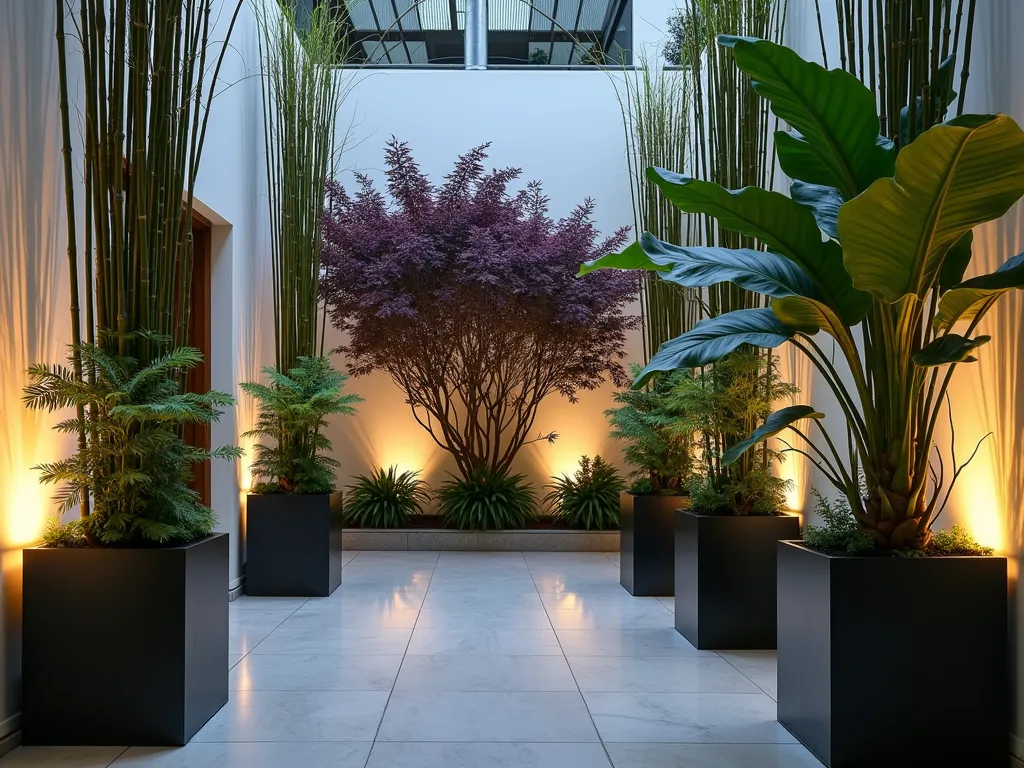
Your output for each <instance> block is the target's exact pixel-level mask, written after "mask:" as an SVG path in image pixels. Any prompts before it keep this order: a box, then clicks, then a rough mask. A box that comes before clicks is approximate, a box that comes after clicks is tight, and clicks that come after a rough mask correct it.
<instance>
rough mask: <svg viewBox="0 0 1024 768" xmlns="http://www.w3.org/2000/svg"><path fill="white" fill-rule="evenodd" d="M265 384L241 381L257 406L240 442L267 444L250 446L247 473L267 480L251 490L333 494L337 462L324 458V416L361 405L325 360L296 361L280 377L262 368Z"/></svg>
mask: <svg viewBox="0 0 1024 768" xmlns="http://www.w3.org/2000/svg"><path fill="white" fill-rule="evenodd" d="M263 373H264V374H266V376H267V378H268V379H269V380H270V383H269V384H260V383H257V382H244V383H243V384H242V385H241V386H242V391H243V392H245V393H246V394H247V395H251V396H252V397H254V398H256V400H257V401H258V402H259V418H258V419H257V421H256V426H255V428H253V429H252V430H250V431H248V432H246V433H245V434H244V435H242V436H243V437H256V438H265V439H269V440H271V441H273V444H272V445H267V444H264V443H259V444H258V445H256V461H254V462H253V465H252V470H253V474H254V475H255V476H256V477H263V478H268V480H267V481H266V482H262V483H257V484H256V486H255V487H254V488H253V491H254V492H256V493H333V492H334V490H335V485H334V470H335V469H337V467H338V462H336V461H335V460H334V459H332V458H331V457H330V456H326V455H324V454H325V453H326V452H329V451H330V450H331V441H330V440H328V439H327V437H326V436H325V435H324V434H323V429H324V427H326V426H327V417H328V416H331V415H333V414H338V413H340V414H345V415H351V414H353V413H355V408H354V407H353V406H354V405H355V404H356V403H361V402H362V401H363V398H361V397H359V395H354V394H344V393H343V392H342V389H343V388H344V386H345V382H346V381H347V380H348V376H346V375H344V374H343V373H339V372H338V371H337V370H335V368H334V366H333V365H331V362H330V360H328V359H327V358H326V357H300V358H299V363H298V365H297V366H295V367H294V368H292V369H291V370H289V371H288V372H287V373H282V372H281V371H279V370H277V369H276V368H273V367H266V368H264V369H263Z"/></svg>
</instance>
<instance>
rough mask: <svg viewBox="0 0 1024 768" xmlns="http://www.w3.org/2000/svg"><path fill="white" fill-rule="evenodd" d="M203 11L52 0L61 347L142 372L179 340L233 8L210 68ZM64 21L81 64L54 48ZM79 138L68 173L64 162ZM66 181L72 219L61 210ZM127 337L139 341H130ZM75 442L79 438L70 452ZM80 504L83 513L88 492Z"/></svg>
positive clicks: (77, 363) (195, 6) (207, 4)
mask: <svg viewBox="0 0 1024 768" xmlns="http://www.w3.org/2000/svg"><path fill="white" fill-rule="evenodd" d="M212 5H213V2H212V0H177V2H160V1H159V0H79V1H78V2H74V0H72V1H71V2H69V1H68V0H55V9H56V36H57V55H58V62H57V68H58V82H59V91H60V113H61V134H62V143H63V146H62V153H63V160H64V184H65V201H66V213H67V231H68V274H69V287H70V295H71V339H72V343H73V344H74V345H76V346H77V345H78V344H79V343H81V342H83V341H85V342H86V343H93V342H96V343H99V344H101V345H102V346H103V347H105V348H106V349H107V351H108V352H110V353H113V354H121V355H131V356H133V357H135V358H137V359H138V360H139V362H140V364H141V365H143V366H145V365H147V364H148V363H149V362H150V361H151V360H152V359H153V358H155V357H156V356H158V355H160V354H161V353H162V352H164V351H166V349H167V348H168V347H169V346H175V345H182V344H185V343H186V341H187V334H188V327H189V312H190V308H191V296H190V286H191V280H192V256H193V250H192V248H193V244H192V228H191V222H192V206H193V192H194V189H195V181H196V176H197V175H198V172H199V163H200V159H201V157H202V152H203V143H204V139H205V136H206V128H207V124H208V120H209V115H210V104H211V101H212V99H213V95H214V85H215V84H216V82H217V77H218V75H219V72H220V67H221V64H222V63H223V59H224V55H225V53H226V51H227V50H228V45H227V40H228V39H229V38H230V37H231V32H232V31H233V29H234V26H235V22H236V20H237V18H238V13H239V11H240V10H241V6H242V0H238V2H237V4H236V5H235V7H234V12H233V13H232V15H231V17H230V18H231V20H230V23H229V27H228V30H227V34H226V36H225V37H224V40H223V44H222V45H221V46H220V53H219V55H218V56H217V58H216V59H215V60H211V57H210V56H209V48H210V45H211V42H212V41H211V39H210V34H211V32H212V29H211V22H212V21H213V20H212V19H211V11H212ZM68 16H70V17H71V21H70V26H71V27H72V28H74V29H76V31H77V41H78V45H77V46H76V48H80V51H81V56H78V50H75V51H72V52H71V53H69V51H68V35H67V34H66V28H67V27H68V26H69V22H68V19H67V17H68ZM72 67H74V68H80V71H81V83H82V95H81V99H80V100H79V101H78V102H77V103H76V109H75V111H74V115H75V118H76V120H77V119H79V115H80V116H81V117H80V120H81V126H80V131H72V128H71V123H72V120H71V115H72V112H71V108H70V105H69V98H68V72H69V69H70V68H72ZM211 69H212V76H211ZM79 135H81V137H82V141H83V144H82V147H83V157H82V164H81V171H79V170H78V168H77V167H76V165H77V160H76V158H75V157H74V146H75V143H76V140H77V138H78V136H79ZM79 174H80V175H79ZM79 178H81V179H82V181H81V195H80V199H81V200H82V201H83V203H84V206H85V211H84V216H83V217H82V218H81V221H80V220H79V218H78V217H77V216H76V211H75V199H76V195H75V189H76V187H78V185H79V182H78V179H79ZM79 245H81V249H80V250H79ZM80 282H81V283H84V285H85V292H84V309H85V318H84V331H85V333H84V334H83V318H82V300H81V299H82V296H81V289H80ZM140 331H146V332H148V333H147V334H144V335H142V336H139V335H137V334H138V333H139V332H140ZM154 336H159V337H165V338H168V339H170V340H171V341H170V343H169V344H168V343H166V342H161V341H156V340H154V338H153V337H154ZM74 375H75V376H76V377H77V378H79V379H81V378H82V377H83V376H85V377H89V376H90V375H91V374H90V372H89V371H88V370H86V371H83V370H82V363H81V358H80V356H79V355H78V353H77V352H76V353H75V358H74ZM81 415H82V414H81V413H79V417H80V418H81ZM87 439H88V436H87V435H86V434H85V433H84V432H83V433H82V434H80V435H79V445H80V447H84V446H85V444H86V441H87ZM81 509H82V514H83V516H84V515H88V514H89V499H88V498H85V499H83V503H82V508H81Z"/></svg>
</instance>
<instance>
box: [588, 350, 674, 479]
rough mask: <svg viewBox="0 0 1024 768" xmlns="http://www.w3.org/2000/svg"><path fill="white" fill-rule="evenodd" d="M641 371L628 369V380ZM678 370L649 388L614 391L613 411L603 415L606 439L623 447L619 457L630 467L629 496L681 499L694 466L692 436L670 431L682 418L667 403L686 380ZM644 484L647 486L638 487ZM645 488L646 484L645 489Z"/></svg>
mask: <svg viewBox="0 0 1024 768" xmlns="http://www.w3.org/2000/svg"><path fill="white" fill-rule="evenodd" d="M640 371H641V367H640V366H639V365H634V366H632V373H633V377H634V378H636V376H638V375H639V373H640ZM690 376H691V374H690V372H689V371H684V370H679V371H670V372H666V373H663V374H659V375H658V376H656V377H655V378H654V380H653V382H652V383H651V384H650V386H648V387H644V388H642V389H627V390H625V391H622V392H616V393H615V395H614V400H615V402H616V403H618V404H619V407H618V408H612V409H610V410H607V411H605V414H604V415H605V416H606V417H607V418H608V422H609V424H610V425H611V428H612V429H611V432H610V433H609V434H610V436H611V437H612V438H613V439H615V440H622V441H623V442H624V443H625V447H624V448H623V452H622V455H623V458H624V459H625V460H626V463H627V464H629V465H630V466H631V467H633V470H632V471H631V472H630V474H629V477H630V478H631V479H633V480H634V481H640V482H634V483H633V485H632V486H631V487H630V491H631V492H636V491H637V490H638V489H648V488H649V490H642V491H641V492H646V493H659V494H682V493H685V492H686V484H687V481H688V480H689V478H690V473H691V469H692V465H693V452H692V450H693V446H692V442H693V441H692V437H691V436H689V435H687V434H684V433H683V432H682V431H680V430H678V429H674V426H675V425H676V423H677V422H678V421H679V419H680V417H681V414H680V413H679V412H678V410H677V408H676V406H675V404H674V403H673V402H672V401H671V400H670V399H669V394H670V393H671V392H672V391H673V389H675V387H676V386H677V385H678V384H679V382H680V381H681V380H683V379H685V378H688V377H690ZM643 481H647V482H643ZM648 484H649V485H648Z"/></svg>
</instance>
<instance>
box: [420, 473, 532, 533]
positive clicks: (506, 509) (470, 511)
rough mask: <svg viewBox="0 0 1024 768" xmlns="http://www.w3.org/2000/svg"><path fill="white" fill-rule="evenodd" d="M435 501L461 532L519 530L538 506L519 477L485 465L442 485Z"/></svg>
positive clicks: (446, 518) (448, 520)
mask: <svg viewBox="0 0 1024 768" xmlns="http://www.w3.org/2000/svg"><path fill="white" fill-rule="evenodd" d="M437 500H438V506H439V507H440V511H441V514H442V515H444V519H445V522H446V523H447V524H449V525H452V526H454V527H455V528H461V529H463V530H485V531H486V530H508V529H514V528H522V527H523V526H524V525H526V523H527V521H529V520H530V519H532V518H533V516H534V514H535V511H536V507H537V500H536V497H535V496H534V492H533V488H531V487H530V485H529V484H528V483H527V482H525V478H524V477H523V476H522V475H510V474H506V473H499V472H495V471H493V470H491V469H490V468H488V467H487V466H486V465H483V466H480V467H477V468H475V469H474V470H472V471H471V472H470V473H469V476H468V477H465V478H456V479H453V480H449V481H448V482H446V483H444V484H443V485H442V486H441V488H440V489H439V490H438V492H437Z"/></svg>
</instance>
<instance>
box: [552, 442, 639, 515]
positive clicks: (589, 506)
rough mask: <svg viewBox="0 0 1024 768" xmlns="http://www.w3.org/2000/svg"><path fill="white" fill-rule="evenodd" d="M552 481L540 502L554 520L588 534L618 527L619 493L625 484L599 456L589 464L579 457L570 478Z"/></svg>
mask: <svg viewBox="0 0 1024 768" xmlns="http://www.w3.org/2000/svg"><path fill="white" fill-rule="evenodd" d="M552 479H553V481H554V482H552V483H550V484H549V485H548V486H547V487H548V488H550V489H551V492H550V493H548V494H547V495H546V496H545V497H544V503H545V504H546V505H548V506H549V507H550V508H551V511H552V512H553V513H554V516H555V519H556V520H558V521H559V522H562V523H564V524H565V525H567V526H569V527H570V528H583V529H586V530H588V531H589V530H591V529H592V528H593V529H597V530H606V529H609V528H618V527H619V493H620V492H622V491H624V490H625V489H626V481H625V480H623V479H622V477H620V476H619V473H618V470H616V469H615V467H613V466H612V465H611V464H609V463H608V462H606V461H605V460H604V459H602V458H601V457H600V456H595V457H594V459H593V461H591V459H590V457H589V456H583V457H581V458H580V468H579V469H577V470H576V472H575V474H574V475H573V476H572V477H569V476H568V475H562V476H561V477H555V478H552Z"/></svg>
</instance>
